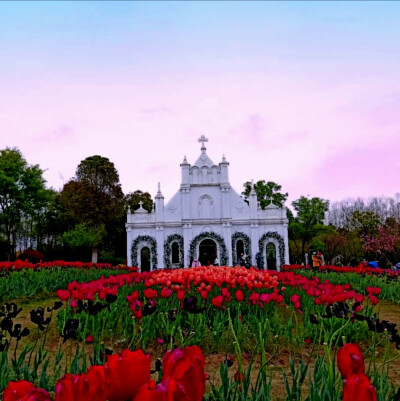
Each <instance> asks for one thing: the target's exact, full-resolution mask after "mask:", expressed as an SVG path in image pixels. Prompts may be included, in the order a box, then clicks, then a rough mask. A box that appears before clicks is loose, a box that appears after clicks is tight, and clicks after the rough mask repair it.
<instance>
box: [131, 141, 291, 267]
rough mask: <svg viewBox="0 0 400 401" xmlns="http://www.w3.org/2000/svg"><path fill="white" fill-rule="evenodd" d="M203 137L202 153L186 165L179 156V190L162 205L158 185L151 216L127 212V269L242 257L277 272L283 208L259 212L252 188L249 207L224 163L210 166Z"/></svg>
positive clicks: (282, 252)
mask: <svg viewBox="0 0 400 401" xmlns="http://www.w3.org/2000/svg"><path fill="white" fill-rule="evenodd" d="M207 141H208V139H206V138H205V137H204V135H203V136H202V137H201V138H200V139H199V142H201V143H202V147H201V154H200V156H199V158H198V159H197V161H196V162H195V163H194V164H193V165H191V164H189V163H188V161H187V160H186V157H185V158H184V160H183V162H182V164H181V165H180V167H181V172H182V181H181V186H180V188H179V190H178V192H177V193H176V194H175V195H174V196H173V197H172V199H170V200H169V202H167V203H166V204H164V197H163V195H162V193H161V190H160V185H158V192H157V195H156V197H155V202H154V208H153V210H152V212H151V213H149V212H148V211H147V210H145V209H143V207H142V204H141V205H140V207H139V209H138V210H136V211H135V212H134V213H131V212H130V210H128V215H127V223H126V231H127V244H128V246H127V249H128V255H127V260H128V265H129V266H138V267H139V268H140V269H141V271H149V270H154V269H163V268H176V267H188V266H191V264H192V261H193V260H194V259H198V260H199V261H200V262H201V264H202V265H208V264H211V265H212V264H213V263H214V261H215V259H216V258H218V260H219V264H220V265H221V266H225V265H227V266H236V265H237V264H240V260H241V255H242V254H244V255H245V256H247V260H248V262H249V263H250V264H252V265H254V266H256V254H257V253H258V252H259V253H260V254H261V255H262V257H263V262H264V268H267V269H270V270H271V269H274V270H276V269H277V270H279V269H280V266H281V265H282V264H288V263H289V244H288V219H287V217H286V208H285V207H282V208H280V207H277V206H275V205H270V206H267V207H266V208H265V209H264V210H263V209H261V208H260V206H259V204H258V201H257V195H256V193H255V191H254V189H252V191H251V193H250V195H249V197H248V203H247V202H245V201H244V200H243V198H242V197H241V196H240V195H239V194H238V193H237V192H236V191H235V190H234V189H233V188H232V187H231V185H230V183H229V174H228V167H229V163H228V162H227V160H226V159H225V156H224V157H223V158H222V161H221V162H220V163H219V164H215V163H214V162H213V161H212V160H211V159H210V158H209V157H208V155H207V153H206V147H205V142H207Z"/></svg>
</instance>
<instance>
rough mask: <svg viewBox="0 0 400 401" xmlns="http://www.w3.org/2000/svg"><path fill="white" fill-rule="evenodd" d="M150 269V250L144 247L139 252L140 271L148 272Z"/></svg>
mask: <svg viewBox="0 0 400 401" xmlns="http://www.w3.org/2000/svg"><path fill="white" fill-rule="evenodd" d="M150 267H151V264H150V249H149V248H147V246H145V247H143V248H142V249H141V250H140V271H141V272H149V271H150Z"/></svg>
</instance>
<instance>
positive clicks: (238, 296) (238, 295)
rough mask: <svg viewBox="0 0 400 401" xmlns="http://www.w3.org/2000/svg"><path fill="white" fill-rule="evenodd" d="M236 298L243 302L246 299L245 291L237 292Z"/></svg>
mask: <svg viewBox="0 0 400 401" xmlns="http://www.w3.org/2000/svg"><path fill="white" fill-rule="evenodd" d="M235 298H236V301H238V302H243V299H244V295H243V291H242V290H236V292H235Z"/></svg>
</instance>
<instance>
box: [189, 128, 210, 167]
mask: <svg viewBox="0 0 400 401" xmlns="http://www.w3.org/2000/svg"><path fill="white" fill-rule="evenodd" d="M199 142H201V143H202V146H201V155H200V156H199V158H198V159H197V160H196V162H195V163H194V164H193V166H196V167H199V168H201V167H211V166H215V163H214V162H213V161H212V160H211V159H210V158H209V157H208V155H207V153H206V150H207V149H206V147H205V146H204V143H205V142H208V139H207V138H206V137H205V136H204V135H202V136H201V138H200V139H199Z"/></svg>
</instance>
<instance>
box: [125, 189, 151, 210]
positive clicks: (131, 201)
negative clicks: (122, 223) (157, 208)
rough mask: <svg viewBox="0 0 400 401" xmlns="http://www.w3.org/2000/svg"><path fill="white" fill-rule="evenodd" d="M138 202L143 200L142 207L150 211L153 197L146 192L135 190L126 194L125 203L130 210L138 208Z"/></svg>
mask: <svg viewBox="0 0 400 401" xmlns="http://www.w3.org/2000/svg"><path fill="white" fill-rule="evenodd" d="M140 202H143V209H146V210H147V211H148V212H151V211H152V209H153V199H151V195H150V194H149V193H148V192H143V191H140V190H137V191H135V192H131V193H129V194H128V195H126V204H127V206H129V207H130V209H131V211H132V212H133V211H135V210H137V209H139V207H140Z"/></svg>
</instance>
